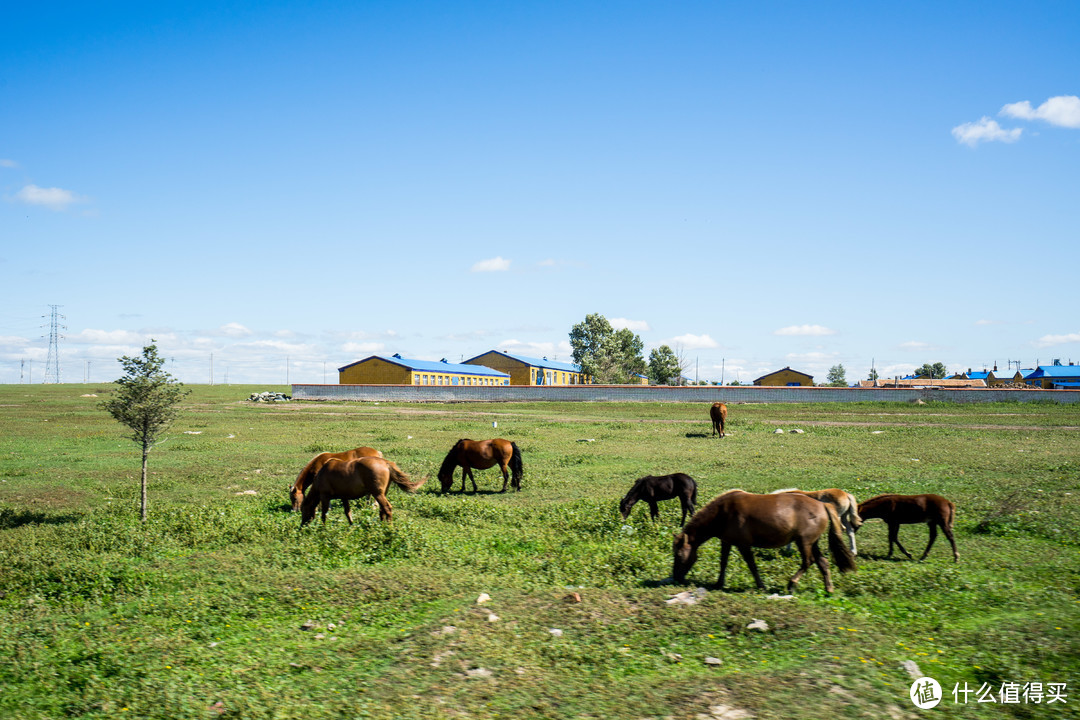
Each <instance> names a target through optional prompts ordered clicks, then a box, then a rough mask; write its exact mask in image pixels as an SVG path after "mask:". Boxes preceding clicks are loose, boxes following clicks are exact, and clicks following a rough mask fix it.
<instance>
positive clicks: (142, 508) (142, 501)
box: [139, 443, 150, 522]
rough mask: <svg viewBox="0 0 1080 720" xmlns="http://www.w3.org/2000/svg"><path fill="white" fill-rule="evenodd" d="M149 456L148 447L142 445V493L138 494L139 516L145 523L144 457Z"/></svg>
mask: <svg viewBox="0 0 1080 720" xmlns="http://www.w3.org/2000/svg"><path fill="white" fill-rule="evenodd" d="M149 454H150V446H149V445H146V444H145V443H144V444H143V449H142V492H141V494H140V503H139V508H140V516H141V518H142V521H143V522H146V456H147V455H149Z"/></svg>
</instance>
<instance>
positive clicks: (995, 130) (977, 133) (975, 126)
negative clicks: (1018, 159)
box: [952, 115, 1024, 147]
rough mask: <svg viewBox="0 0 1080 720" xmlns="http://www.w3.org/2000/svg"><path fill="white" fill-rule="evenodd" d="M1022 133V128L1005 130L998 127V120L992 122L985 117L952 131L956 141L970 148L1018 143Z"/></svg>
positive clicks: (958, 126)
mask: <svg viewBox="0 0 1080 720" xmlns="http://www.w3.org/2000/svg"><path fill="white" fill-rule="evenodd" d="M1022 132H1024V131H1023V130H1022V129H1021V128H1013V129H1012V130H1005V129H1004V128H1002V127H1001V126H1000V125H998V123H997V120H991V119H990V118H988V117H986V116H985V115H984V116H983V117H982V118H980V119H979V121H978V122H973V123H970V122H969V123H964V124H963V125H957V126H956V127H954V128H953V129H952V134H953V137H954V138H956V141H957V142H960V143H963V144H964V145H968V146H970V147H975V146H976V145H978V144H979V143H981V142H1004V143H1011V142H1016V141H1017V140H1019V139H1020V134H1021V133H1022Z"/></svg>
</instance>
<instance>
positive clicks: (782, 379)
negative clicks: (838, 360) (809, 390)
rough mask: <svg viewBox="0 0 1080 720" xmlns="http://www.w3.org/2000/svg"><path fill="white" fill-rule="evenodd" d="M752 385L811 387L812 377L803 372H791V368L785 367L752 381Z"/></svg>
mask: <svg viewBox="0 0 1080 720" xmlns="http://www.w3.org/2000/svg"><path fill="white" fill-rule="evenodd" d="M754 384H755V385H779V386H781V387H783V386H794V385H809V386H813V384H814V376H813V375H807V374H806V373H804V372H799V371H798V370H792V369H791V368H789V367H786V368H784V369H783V370H777V371H776V372H771V373H769V374H768V375H762V376H761V377H759V378H758V379H757V380H755V381H754Z"/></svg>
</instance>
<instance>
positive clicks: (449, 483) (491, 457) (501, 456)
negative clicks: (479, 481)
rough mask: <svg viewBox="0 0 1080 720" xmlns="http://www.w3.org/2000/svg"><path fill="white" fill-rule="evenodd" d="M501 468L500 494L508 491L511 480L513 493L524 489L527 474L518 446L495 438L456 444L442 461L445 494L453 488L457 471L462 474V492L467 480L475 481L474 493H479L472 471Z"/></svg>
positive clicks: (440, 478)
mask: <svg viewBox="0 0 1080 720" xmlns="http://www.w3.org/2000/svg"><path fill="white" fill-rule="evenodd" d="M494 465H498V466H499V469H500V470H501V471H502V476H503V486H502V490H500V491H499V492H506V485H507V483H508V482H510V481H511V473H512V474H513V475H512V479H513V482H512V485H513V488H514V490H521V478H522V476H523V475H524V474H525V469H524V466H523V465H522V461H521V450H520V449H518V446H517V444H516V443H513V442H510V441H509V440H504V439H502V438H495V439H493V440H479V441H477V440H469V439H465V438H463V439H461V440H458V441H457V442H456V443H454V447H452V448H450V452H448V453H447V454H446V457H445V458H444V459H443V462H442V466H441V467H440V468H439V473H438V478H439V483H440V485H441V486H442V491H443V492H449V491H450V489H451V488H452V487H453V485H454V471H455V470H457V468H459V467H460V468H462V471H461V492H465V478H468V479H469V480H472V486H473V492H477V490H478V489H477V487H476V478H474V477H473V473H472V471H473V469H476V470H487V469H488V468H490V467H492V466H494Z"/></svg>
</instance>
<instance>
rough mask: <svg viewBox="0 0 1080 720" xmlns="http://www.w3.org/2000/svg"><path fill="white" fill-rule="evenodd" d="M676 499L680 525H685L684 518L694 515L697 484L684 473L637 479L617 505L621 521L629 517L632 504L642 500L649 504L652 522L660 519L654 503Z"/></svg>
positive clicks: (658, 510)
mask: <svg viewBox="0 0 1080 720" xmlns="http://www.w3.org/2000/svg"><path fill="white" fill-rule="evenodd" d="M673 498H678V499H679V502H680V503H681V504H682V521H681V522H680V523H679V524H680V525H685V524H686V516H687V515H693V514H694V507H695V506H696V505H697V483H696V482H694V478H692V477H690V476H689V475H686V474H684V473H673V474H671V475H660V476H659V477H658V476H656V475H646V476H645V477H643V478H638V479H637V480H636V481H635V482H634V485H633V487H631V488H630V492H628V493H626V496H625V497H624V498H623V499H622V502H620V503H619V512H620V513H622V519H623V520H625V519H626V518H628V517H630V511H631V510H633V508H634V504H635V503H636V502H637V501H638V500H643V501H645V502H647V503H648V504H649V515H650V516H651V517H652V519H653V520H656V519H657V518H659V517H660V509H659V508H658V507H657V506H656V503H657V502H658V501H660V500H671V499H673Z"/></svg>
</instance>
